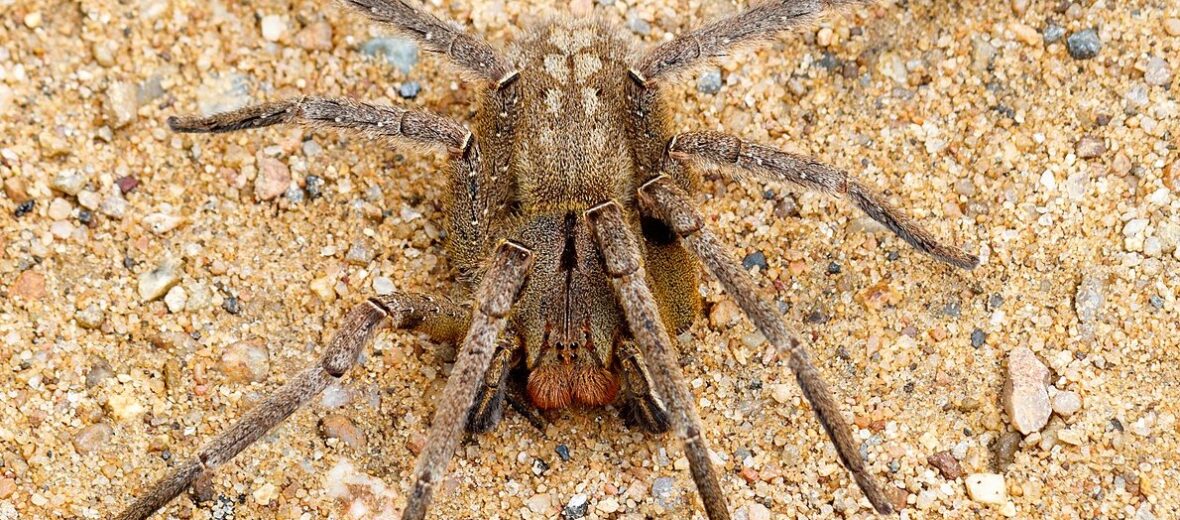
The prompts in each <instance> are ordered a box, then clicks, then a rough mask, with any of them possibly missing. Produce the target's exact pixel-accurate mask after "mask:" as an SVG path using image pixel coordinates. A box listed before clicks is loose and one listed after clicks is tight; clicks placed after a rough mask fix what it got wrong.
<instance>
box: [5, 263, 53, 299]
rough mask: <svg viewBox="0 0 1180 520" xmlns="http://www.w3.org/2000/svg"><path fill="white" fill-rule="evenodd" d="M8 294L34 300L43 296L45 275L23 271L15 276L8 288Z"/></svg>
mask: <svg viewBox="0 0 1180 520" xmlns="http://www.w3.org/2000/svg"><path fill="white" fill-rule="evenodd" d="M8 294H9V296H15V297H18V298H22V299H24V300H25V301H29V302H32V301H36V300H40V299H42V298H44V297H45V275H42V274H41V273H38V272H36V271H32V270H30V271H25V272H23V273H21V274H20V275H18V276H17V277H16V281H14V282H12V286H11V287H9V289H8Z"/></svg>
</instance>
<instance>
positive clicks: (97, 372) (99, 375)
mask: <svg viewBox="0 0 1180 520" xmlns="http://www.w3.org/2000/svg"><path fill="white" fill-rule="evenodd" d="M113 375H115V372H114V370H112V369H111V364H110V363H108V362H107V360H105V359H103V358H94V360H93V361H92V362H91V366H90V370H88V371H87V372H86V388H94V387H96V386H98V385H100V384H102V382H103V381H106V380H107V379H108V378H110V377H111V376H113Z"/></svg>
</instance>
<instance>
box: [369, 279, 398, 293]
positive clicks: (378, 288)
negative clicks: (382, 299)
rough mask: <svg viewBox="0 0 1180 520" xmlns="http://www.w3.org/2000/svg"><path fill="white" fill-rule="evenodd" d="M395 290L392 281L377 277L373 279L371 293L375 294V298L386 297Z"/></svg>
mask: <svg viewBox="0 0 1180 520" xmlns="http://www.w3.org/2000/svg"><path fill="white" fill-rule="evenodd" d="M396 290H397V287H394V285H393V280H390V279H389V278H386V277H384V276H378V277H376V278H374V279H373V292H375V293H377V296H388V295H390V294H393V293H394V292H395V291H396Z"/></svg>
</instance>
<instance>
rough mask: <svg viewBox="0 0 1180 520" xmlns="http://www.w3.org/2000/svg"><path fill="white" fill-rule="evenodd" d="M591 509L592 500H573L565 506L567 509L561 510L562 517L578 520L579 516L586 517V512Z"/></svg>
mask: <svg viewBox="0 0 1180 520" xmlns="http://www.w3.org/2000/svg"><path fill="white" fill-rule="evenodd" d="M582 496H585V495H582ZM589 510H590V501H588V500H578V502H577V503H572V502H571V503H570V505H567V506H565V509H562V510H561V519H562V520H577V519H579V518H585V517H586V513H587V512H589Z"/></svg>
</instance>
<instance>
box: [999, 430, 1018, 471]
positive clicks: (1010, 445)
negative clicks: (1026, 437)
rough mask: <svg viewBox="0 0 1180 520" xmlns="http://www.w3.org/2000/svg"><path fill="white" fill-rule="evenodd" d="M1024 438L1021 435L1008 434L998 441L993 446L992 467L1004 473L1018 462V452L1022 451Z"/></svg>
mask: <svg viewBox="0 0 1180 520" xmlns="http://www.w3.org/2000/svg"><path fill="white" fill-rule="evenodd" d="M1022 438H1023V437H1022V436H1021V435H1020V434H1019V433H1016V432H1007V433H1005V434H1003V435H1001V436H1000V438H999V439H996V442H995V444H993V445H992V457H993V458H992V465H993V467H995V468H996V470H997V471H1004V470H1005V469H1007V468H1008V466H1011V465H1012V463H1013V462H1015V461H1016V452H1017V451H1019V450H1020V440H1021V439H1022Z"/></svg>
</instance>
